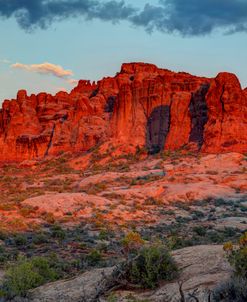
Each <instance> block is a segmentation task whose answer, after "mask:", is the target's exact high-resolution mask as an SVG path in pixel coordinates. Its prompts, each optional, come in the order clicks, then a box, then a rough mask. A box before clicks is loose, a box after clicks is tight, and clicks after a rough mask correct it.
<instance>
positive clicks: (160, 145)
mask: <svg viewBox="0 0 247 302" xmlns="http://www.w3.org/2000/svg"><path fill="white" fill-rule="evenodd" d="M169 129H170V106H168V105H162V106H158V107H155V108H154V109H153V111H152V113H151V114H150V116H149V118H148V121H147V136H146V148H147V150H148V152H149V154H156V153H159V152H160V151H161V150H163V149H164V146H165V141H166V138H167V135H168V133H169Z"/></svg>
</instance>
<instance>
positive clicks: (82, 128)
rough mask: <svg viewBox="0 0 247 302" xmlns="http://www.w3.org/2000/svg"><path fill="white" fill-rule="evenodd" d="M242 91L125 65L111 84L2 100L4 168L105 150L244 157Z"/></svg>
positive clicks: (229, 77) (224, 79)
mask: <svg viewBox="0 0 247 302" xmlns="http://www.w3.org/2000/svg"><path fill="white" fill-rule="evenodd" d="M246 129H247V91H246V89H245V90H242V89H241V86H240V84H239V81H238V79H237V78H236V76H235V75H233V74H229V73H220V74H219V75H218V76H217V77H216V78H215V79H208V78H203V77H196V76H192V75H190V74H187V73H181V72H180V73H175V72H172V71H169V70H166V69H159V68H157V67H156V66H155V65H152V64H144V63H130V64H123V65H122V68H121V71H120V73H118V74H117V75H116V76H115V77H109V78H104V79H103V80H101V81H99V82H98V83H95V82H93V83H91V82H90V81H83V80H81V81H79V83H78V86H77V87H75V88H74V89H73V90H72V91H71V92H70V93H66V92H59V93H57V94H56V95H55V96H52V95H50V94H46V93H40V94H38V95H34V94H32V95H31V96H28V95H27V92H26V91H25V90H21V91H19V92H18V94H17V98H16V99H15V100H5V101H4V103H3V105H2V109H1V111H0V148H1V155H0V160H1V161H12V160H16V161H22V160H25V159H33V158H42V157H44V156H47V155H56V154H58V153H59V152H61V151H72V152H80V151H86V150H89V149H90V148H92V147H94V146H95V145H98V144H102V143H105V142H108V143H111V144H113V145H115V146H116V147H118V146H120V145H122V146H125V147H126V150H128V148H131V147H132V150H133V148H135V147H137V146H140V147H146V148H147V149H148V150H149V152H150V153H155V152H158V151H160V150H163V149H169V150H175V149H179V148H182V147H187V148H192V149H193V150H195V149H196V150H201V151H203V152H208V153H220V152H230V151H235V152H246V151H247V131H246Z"/></svg>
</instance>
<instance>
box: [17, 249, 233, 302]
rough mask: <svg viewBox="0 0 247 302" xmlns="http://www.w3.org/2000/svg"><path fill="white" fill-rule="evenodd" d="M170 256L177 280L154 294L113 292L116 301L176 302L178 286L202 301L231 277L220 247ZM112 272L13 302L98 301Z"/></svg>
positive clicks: (44, 288)
mask: <svg viewBox="0 0 247 302" xmlns="http://www.w3.org/2000/svg"><path fill="white" fill-rule="evenodd" d="M173 256H174V258H175V261H176V262H177V264H178V267H179V269H180V270H181V273H180V277H179V279H178V280H175V281H173V282H168V283H165V284H161V286H160V287H159V288H158V289H157V290H155V291H146V292H124V291H119V292H116V296H118V297H119V298H118V301H125V297H126V296H127V295H129V294H130V293H131V294H132V295H134V296H135V297H137V298H140V299H144V298H145V299H149V300H150V301H155V302H161V301H164V299H167V300H165V301H167V302H170V301H176V300H174V299H176V298H178V299H179V286H178V282H183V290H184V292H185V293H187V294H188V293H190V292H192V291H193V290H195V289H198V293H199V296H200V297H201V298H202V299H203V298H205V299H206V297H207V293H208V290H210V289H212V288H214V287H215V285H217V284H219V283H220V282H222V281H224V280H226V279H227V278H228V277H229V276H230V273H231V268H230V266H229V264H228V262H227V260H226V259H225V257H224V252H223V248H222V246H221V245H203V246H194V247H188V248H184V249H181V250H177V251H175V252H174V253H173ZM113 272H114V268H104V269H96V270H92V271H89V272H86V273H84V274H82V275H80V276H78V277H75V278H72V279H69V280H63V281H58V282H54V283H50V284H47V285H44V286H41V287H39V288H37V289H35V290H33V291H32V292H30V294H29V295H28V298H27V299H20V300H15V301H23V302H24V301H32V302H57V301H60V302H67V301H70V302H84V301H87V302H93V301H97V297H98V294H99V293H103V292H104V290H105V291H107V290H108V289H109V288H110V287H111V282H112V281H111V280H112V277H111V276H112V274H113ZM108 280H109V281H108ZM113 281H114V280H113ZM109 282H110V283H109ZM113 283H114V282H113ZM112 285H113V284H112ZM100 299H101V301H106V299H105V298H104V297H101V298H100ZM178 301H179V300H178ZM203 301H204V300H203Z"/></svg>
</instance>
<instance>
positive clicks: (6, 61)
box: [0, 59, 11, 64]
mask: <svg viewBox="0 0 247 302" xmlns="http://www.w3.org/2000/svg"><path fill="white" fill-rule="evenodd" d="M0 63H3V64H11V62H10V61H9V60H7V59H1V60H0Z"/></svg>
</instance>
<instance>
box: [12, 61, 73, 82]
mask: <svg viewBox="0 0 247 302" xmlns="http://www.w3.org/2000/svg"><path fill="white" fill-rule="evenodd" d="M11 67H12V68H16V69H22V70H26V71H30V72H36V73H40V74H50V75H53V76H55V77H58V78H67V77H69V76H72V75H73V72H72V71H71V70H65V69H64V68H63V67H62V66H60V65H55V64H52V63H48V62H45V63H42V64H31V65H27V64H22V63H15V64H12V65H11Z"/></svg>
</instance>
